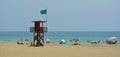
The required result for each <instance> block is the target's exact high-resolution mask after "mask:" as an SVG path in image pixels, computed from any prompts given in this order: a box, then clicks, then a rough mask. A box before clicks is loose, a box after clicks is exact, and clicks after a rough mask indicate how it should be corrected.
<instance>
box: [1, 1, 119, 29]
mask: <svg viewBox="0 0 120 57" xmlns="http://www.w3.org/2000/svg"><path fill="white" fill-rule="evenodd" d="M45 8H47V10H48V23H47V24H48V29H49V31H120V0H0V31H29V27H31V26H33V23H32V22H31V21H32V20H36V19H44V17H45V15H41V14H40V10H42V9H45Z"/></svg>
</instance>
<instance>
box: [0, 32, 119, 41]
mask: <svg viewBox="0 0 120 57" xmlns="http://www.w3.org/2000/svg"><path fill="white" fill-rule="evenodd" d="M110 37H117V39H118V40H117V41H118V42H120V31H48V32H46V33H45V35H44V39H50V40H51V41H60V40H61V39H64V40H66V41H70V40H72V39H79V40H80V41H81V42H85V41H87V40H90V41H106V40H107V39H108V38H110ZM26 39H27V40H33V33H31V32H28V31H5V32H3V31H2V32H0V40H5V41H19V40H26Z"/></svg>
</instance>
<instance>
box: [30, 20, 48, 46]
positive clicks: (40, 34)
mask: <svg viewBox="0 0 120 57" xmlns="http://www.w3.org/2000/svg"><path fill="white" fill-rule="evenodd" d="M32 22H34V27H30V32H32V33H33V35H34V37H33V45H34V46H43V43H44V33H45V32H47V27H44V23H45V22H47V21H45V20H34V21H32Z"/></svg>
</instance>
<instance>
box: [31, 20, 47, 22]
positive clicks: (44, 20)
mask: <svg viewBox="0 0 120 57" xmlns="http://www.w3.org/2000/svg"><path fill="white" fill-rule="evenodd" d="M32 22H47V21H46V20H33V21H32Z"/></svg>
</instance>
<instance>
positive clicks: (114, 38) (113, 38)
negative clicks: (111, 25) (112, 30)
mask: <svg viewBox="0 0 120 57" xmlns="http://www.w3.org/2000/svg"><path fill="white" fill-rule="evenodd" d="M108 40H117V37H110V38H108Z"/></svg>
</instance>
